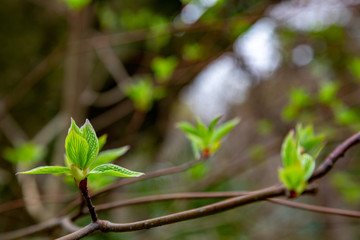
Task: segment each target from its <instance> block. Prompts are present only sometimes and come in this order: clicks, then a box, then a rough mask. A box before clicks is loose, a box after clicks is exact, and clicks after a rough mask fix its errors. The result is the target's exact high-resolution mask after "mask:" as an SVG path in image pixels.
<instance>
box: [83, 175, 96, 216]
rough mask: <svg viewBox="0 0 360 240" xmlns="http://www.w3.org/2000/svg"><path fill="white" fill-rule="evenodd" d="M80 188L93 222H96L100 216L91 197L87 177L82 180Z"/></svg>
mask: <svg viewBox="0 0 360 240" xmlns="http://www.w3.org/2000/svg"><path fill="white" fill-rule="evenodd" d="M79 190H80V191H81V194H82V196H83V198H84V199H85V201H86V205H87V207H88V209H89V213H90V216H91V220H92V221H93V222H96V221H97V220H98V216H97V214H96V211H95V206H94V205H93V204H92V202H91V198H90V196H89V192H88V188H87V178H85V179H83V180H81V181H80V183H79Z"/></svg>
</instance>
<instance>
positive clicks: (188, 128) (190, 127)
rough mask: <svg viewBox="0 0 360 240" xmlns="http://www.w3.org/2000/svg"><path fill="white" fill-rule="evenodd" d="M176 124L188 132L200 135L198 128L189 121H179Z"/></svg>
mask: <svg viewBox="0 0 360 240" xmlns="http://www.w3.org/2000/svg"><path fill="white" fill-rule="evenodd" d="M176 126H177V127H178V128H180V129H181V130H182V131H183V132H185V133H187V134H192V135H195V136H198V135H199V134H198V131H197V129H196V128H195V127H194V126H193V125H191V124H190V123H188V122H179V123H178V124H177V125H176Z"/></svg>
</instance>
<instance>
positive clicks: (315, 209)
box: [267, 198, 360, 218]
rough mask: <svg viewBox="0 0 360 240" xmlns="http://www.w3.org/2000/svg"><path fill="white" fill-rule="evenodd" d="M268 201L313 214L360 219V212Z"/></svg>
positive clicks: (276, 200) (277, 200) (275, 200)
mask: <svg viewBox="0 0 360 240" xmlns="http://www.w3.org/2000/svg"><path fill="white" fill-rule="evenodd" d="M267 200H268V201H269V202H272V203H276V204H280V205H283V206H286V207H292V208H297V209H301V210H306V211H311V212H318V213H324V214H332V215H339V216H344V217H353V218H360V212H358V211H351V210H343V209H337V208H329V207H323V206H314V205H310V204H305V203H296V202H292V201H288V200H284V199H275V198H270V199H267Z"/></svg>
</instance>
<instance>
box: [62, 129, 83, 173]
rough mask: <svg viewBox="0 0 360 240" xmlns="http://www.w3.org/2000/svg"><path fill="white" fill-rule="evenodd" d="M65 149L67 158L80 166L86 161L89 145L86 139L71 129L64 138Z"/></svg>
mask: <svg viewBox="0 0 360 240" xmlns="http://www.w3.org/2000/svg"><path fill="white" fill-rule="evenodd" d="M65 150H66V155H67V157H68V158H69V160H70V161H71V162H72V163H73V164H75V165H77V166H79V167H81V166H84V163H86V161H87V155H88V151H89V145H88V143H87V142H86V140H85V139H84V138H83V137H81V136H80V135H78V134H77V133H76V132H75V130H73V129H71V130H70V132H69V134H68V135H67V137H66V139H65Z"/></svg>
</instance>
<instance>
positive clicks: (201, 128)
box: [196, 118, 209, 142]
mask: <svg viewBox="0 0 360 240" xmlns="http://www.w3.org/2000/svg"><path fill="white" fill-rule="evenodd" d="M196 127H197V132H198V134H199V136H200V137H201V138H202V139H203V141H204V142H207V141H209V140H208V139H207V138H208V136H209V134H208V132H209V130H208V128H207V127H206V126H205V125H204V123H203V122H202V121H201V120H200V118H198V119H197V120H196Z"/></svg>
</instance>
